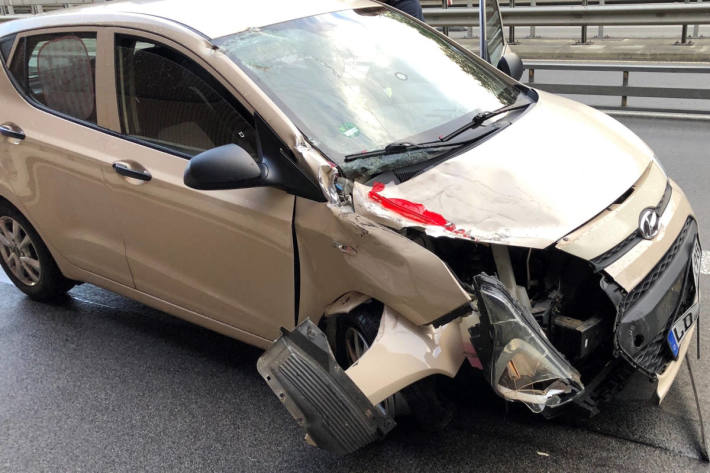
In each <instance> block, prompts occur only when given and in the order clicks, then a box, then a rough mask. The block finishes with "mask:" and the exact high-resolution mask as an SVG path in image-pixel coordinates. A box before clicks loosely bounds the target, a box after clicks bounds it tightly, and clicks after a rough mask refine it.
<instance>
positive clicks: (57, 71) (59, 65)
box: [11, 33, 96, 124]
mask: <svg viewBox="0 0 710 473" xmlns="http://www.w3.org/2000/svg"><path fill="white" fill-rule="evenodd" d="M11 73H12V75H13V76H14V78H15V80H16V82H17V83H18V84H19V86H20V88H21V89H22V90H23V92H24V93H25V94H27V95H28V96H29V97H30V98H31V99H33V100H35V101H36V102H39V103H40V104H42V105H45V106H47V107H48V108H50V109H52V110H54V111H56V112H59V113H61V114H64V115H68V116H70V117H73V118H77V119H79V120H82V121H86V122H90V123H94V124H95V123H96V82H95V78H96V34H95V33H57V34H49V35H39V36H30V37H27V38H23V39H22V40H21V43H20V44H19V45H18V48H17V51H16V53H15V54H14V57H13V59H12V64H11Z"/></svg>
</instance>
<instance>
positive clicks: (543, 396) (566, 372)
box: [469, 275, 584, 413]
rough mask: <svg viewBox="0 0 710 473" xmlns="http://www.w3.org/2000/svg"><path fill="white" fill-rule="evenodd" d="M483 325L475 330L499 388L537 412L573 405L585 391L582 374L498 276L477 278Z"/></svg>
mask: <svg viewBox="0 0 710 473" xmlns="http://www.w3.org/2000/svg"><path fill="white" fill-rule="evenodd" d="M474 286H475V288H476V295H477V296H478V298H479V310H480V312H481V323H480V325H478V326H476V327H472V328H471V329H470V330H469V332H470V334H471V343H472V344H473V346H474V347H475V348H476V351H477V353H478V356H479V358H480V359H481V361H482V362H483V366H484V369H485V370H486V371H487V372H488V381H489V382H490V383H491V386H492V387H493V390H494V391H495V392H496V393H497V394H498V395H499V396H501V397H502V398H504V399H506V400H508V401H519V402H522V403H524V404H525V405H526V406H528V407H529V408H530V410H531V411H533V412H535V413H539V412H542V411H543V410H544V409H545V408H546V407H551V408H552V407H557V406H560V405H562V404H565V403H567V402H569V401H572V400H573V399H574V398H576V397H577V396H579V395H580V394H581V393H582V392H583V391H584V386H583V385H582V381H581V379H580V375H579V372H577V370H576V369H574V368H573V367H572V366H571V365H570V364H569V362H568V361H567V360H566V359H565V358H564V356H563V355H562V354H561V353H560V352H559V351H557V349H556V348H555V347H554V346H553V345H552V344H551V343H550V341H549V340H548V339H547V336H546V335H545V333H544V332H543V331H542V329H541V328H540V326H539V325H538V323H537V322H536V321H535V318H534V317H533V316H532V315H531V314H530V313H529V312H527V311H526V309H524V308H523V307H521V306H520V305H519V304H517V303H516V302H515V300H514V299H513V297H512V296H511V295H510V294H509V293H508V291H507V290H506V289H505V286H503V284H502V283H501V282H500V281H499V280H498V279H496V278H494V277H491V276H487V275H479V276H476V277H475V278H474Z"/></svg>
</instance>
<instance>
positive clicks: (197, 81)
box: [107, 29, 295, 340]
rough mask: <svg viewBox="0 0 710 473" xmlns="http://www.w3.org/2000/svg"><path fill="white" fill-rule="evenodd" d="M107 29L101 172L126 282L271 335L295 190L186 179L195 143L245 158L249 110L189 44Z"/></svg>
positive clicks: (287, 284)
mask: <svg viewBox="0 0 710 473" xmlns="http://www.w3.org/2000/svg"><path fill="white" fill-rule="evenodd" d="M114 31H115V33H116V34H115V44H114V48H113V50H114V53H115V61H114V64H115V70H116V74H115V84H116V85H115V89H114V90H115V92H114V96H115V97H116V99H115V103H116V109H117V116H118V117H119V121H120V132H121V138H114V139H112V141H111V143H110V153H111V154H112V156H113V157H112V159H113V161H114V166H116V171H117V172H113V173H109V174H110V175H109V176H107V179H108V181H109V184H110V186H111V188H112V190H113V192H114V195H115V198H116V204H115V205H116V210H117V212H116V213H117V215H116V218H117V220H118V221H119V222H120V224H121V228H122V230H123V234H124V235H125V239H126V254H127V258H128V262H129V265H130V268H131V271H132V274H133V277H134V280H135V284H136V288H137V289H138V290H140V291H142V292H145V293H148V294H150V295H152V296H154V297H158V298H160V299H162V300H164V301H167V302H170V303H172V304H174V305H177V306H179V307H181V308H184V309H187V310H190V311H192V312H196V313H198V314H200V315H203V316H206V317H209V318H211V319H214V320H218V321H220V322H223V323H226V324H229V325H230V326H233V327H237V328H239V329H241V330H244V331H247V332H249V333H251V334H255V335H258V336H261V337H263V338H266V339H269V340H273V339H274V338H276V336H277V335H278V332H279V328H280V327H290V326H293V325H294V307H295V296H294V283H295V281H294V251H293V232H292V228H291V223H292V217H293V211H294V204H295V197H294V196H292V195H289V194H287V193H286V192H283V191H281V190H277V189H274V188H266V187H264V188H255V189H240V190H230V191H198V190H195V189H190V188H188V187H187V186H185V185H184V183H183V175H184V171H185V168H186V166H187V163H188V161H189V159H190V158H191V157H192V156H195V155H196V154H198V153H200V152H202V151H205V150H208V149H211V148H214V147H217V146H221V145H224V144H228V143H235V144H237V145H239V146H241V147H242V148H244V149H245V150H246V151H247V152H249V153H250V154H251V155H252V156H253V157H254V158H255V159H256V157H257V153H256V140H255V132H254V119H253V116H251V114H250V113H249V112H248V111H247V110H246V108H245V107H244V106H243V105H242V104H241V102H239V101H238V100H237V99H236V98H235V96H234V95H233V94H231V93H230V92H229V91H228V88H227V87H228V84H227V85H226V86H225V85H224V84H223V83H221V82H220V81H219V80H217V79H216V78H215V77H214V76H213V75H212V74H211V73H210V72H209V70H210V69H209V66H208V65H206V64H204V63H202V62H201V60H200V59H199V57H197V56H196V55H192V53H191V52H190V51H188V50H186V49H184V48H182V47H181V46H180V45H177V44H175V43H172V42H171V41H169V40H167V39H166V38H163V37H159V36H153V35H150V34H147V33H142V32H141V33H137V32H135V31H132V30H118V29H116V30H114ZM131 173H134V174H131Z"/></svg>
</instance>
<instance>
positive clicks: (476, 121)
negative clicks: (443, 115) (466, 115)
mask: <svg viewBox="0 0 710 473" xmlns="http://www.w3.org/2000/svg"><path fill="white" fill-rule="evenodd" d="M529 105H530V103H523V104H521V103H514V104H511V105H506V106H505V107H501V108H499V109H497V110H493V111H490V112H481V113H478V114H476V116H474V117H473V119H472V120H471V121H470V122H469V123H467V124H465V125H464V126H462V127H461V128H458V129H457V130H454V131H452V132H451V133H449V134H448V135H446V136H444V137H443V138H441V141H442V142H446V141H449V140H452V139H453V138H456V137H457V136H459V135H460V134H461V133H463V132H464V131H466V130H471V129H473V128H478V127H479V126H481V125H483V123H484V122H485V121H486V120H488V119H490V118H493V117H495V116H497V115H502V114H504V113H507V112H512V111H513V110H520V109H522V108H527V107H528V106H529Z"/></svg>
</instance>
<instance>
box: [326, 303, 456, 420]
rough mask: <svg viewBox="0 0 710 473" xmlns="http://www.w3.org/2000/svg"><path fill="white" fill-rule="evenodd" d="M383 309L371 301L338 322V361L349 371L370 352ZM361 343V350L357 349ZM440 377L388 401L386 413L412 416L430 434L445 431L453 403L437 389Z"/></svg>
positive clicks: (452, 411)
mask: <svg viewBox="0 0 710 473" xmlns="http://www.w3.org/2000/svg"><path fill="white" fill-rule="evenodd" d="M383 308H384V306H383V305H382V303H380V302H377V301H370V302H367V303H365V304H362V305H360V306H359V307H357V308H355V309H354V310H353V311H352V312H351V313H350V314H347V315H342V316H340V317H339V318H338V328H337V335H336V347H335V348H336V349H335V350H334V351H335V354H336V359H337V361H338V363H339V364H340V366H341V367H342V368H343V369H347V368H348V367H349V366H350V365H352V364H353V362H354V361H356V360H357V358H359V357H360V356H362V355H363V354H364V352H365V351H366V350H367V348H369V347H370V346H371V345H372V343H373V342H374V340H375V337H376V336H377V332H378V330H379V328H380V320H381V318H382V311H383ZM357 340H359V341H360V342H361V344H362V345H361V347H364V349H360V350H359V351H358V349H356V348H355V346H354V342H356V341H357ZM437 378H438V377H437V376H430V377H428V378H424V379H422V380H420V381H417V382H416V383H413V384H411V385H409V386H407V387H406V388H404V389H403V390H402V391H401V392H399V393H397V394H394V395H393V396H391V397H389V398H387V399H385V401H383V403H382V407H383V409H384V410H385V411H386V412H387V413H388V414H389V415H391V416H392V417H395V416H397V415H403V414H409V415H411V417H412V418H413V419H414V421H415V423H416V425H417V426H419V427H420V428H421V429H422V430H426V431H429V432H432V431H439V430H442V429H443V428H445V427H446V426H447V425H448V424H449V423H450V422H451V420H452V419H453V416H454V407H453V403H452V402H451V401H449V400H447V399H446V398H445V397H444V396H442V394H441V391H440V390H439V388H438V386H437Z"/></svg>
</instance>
